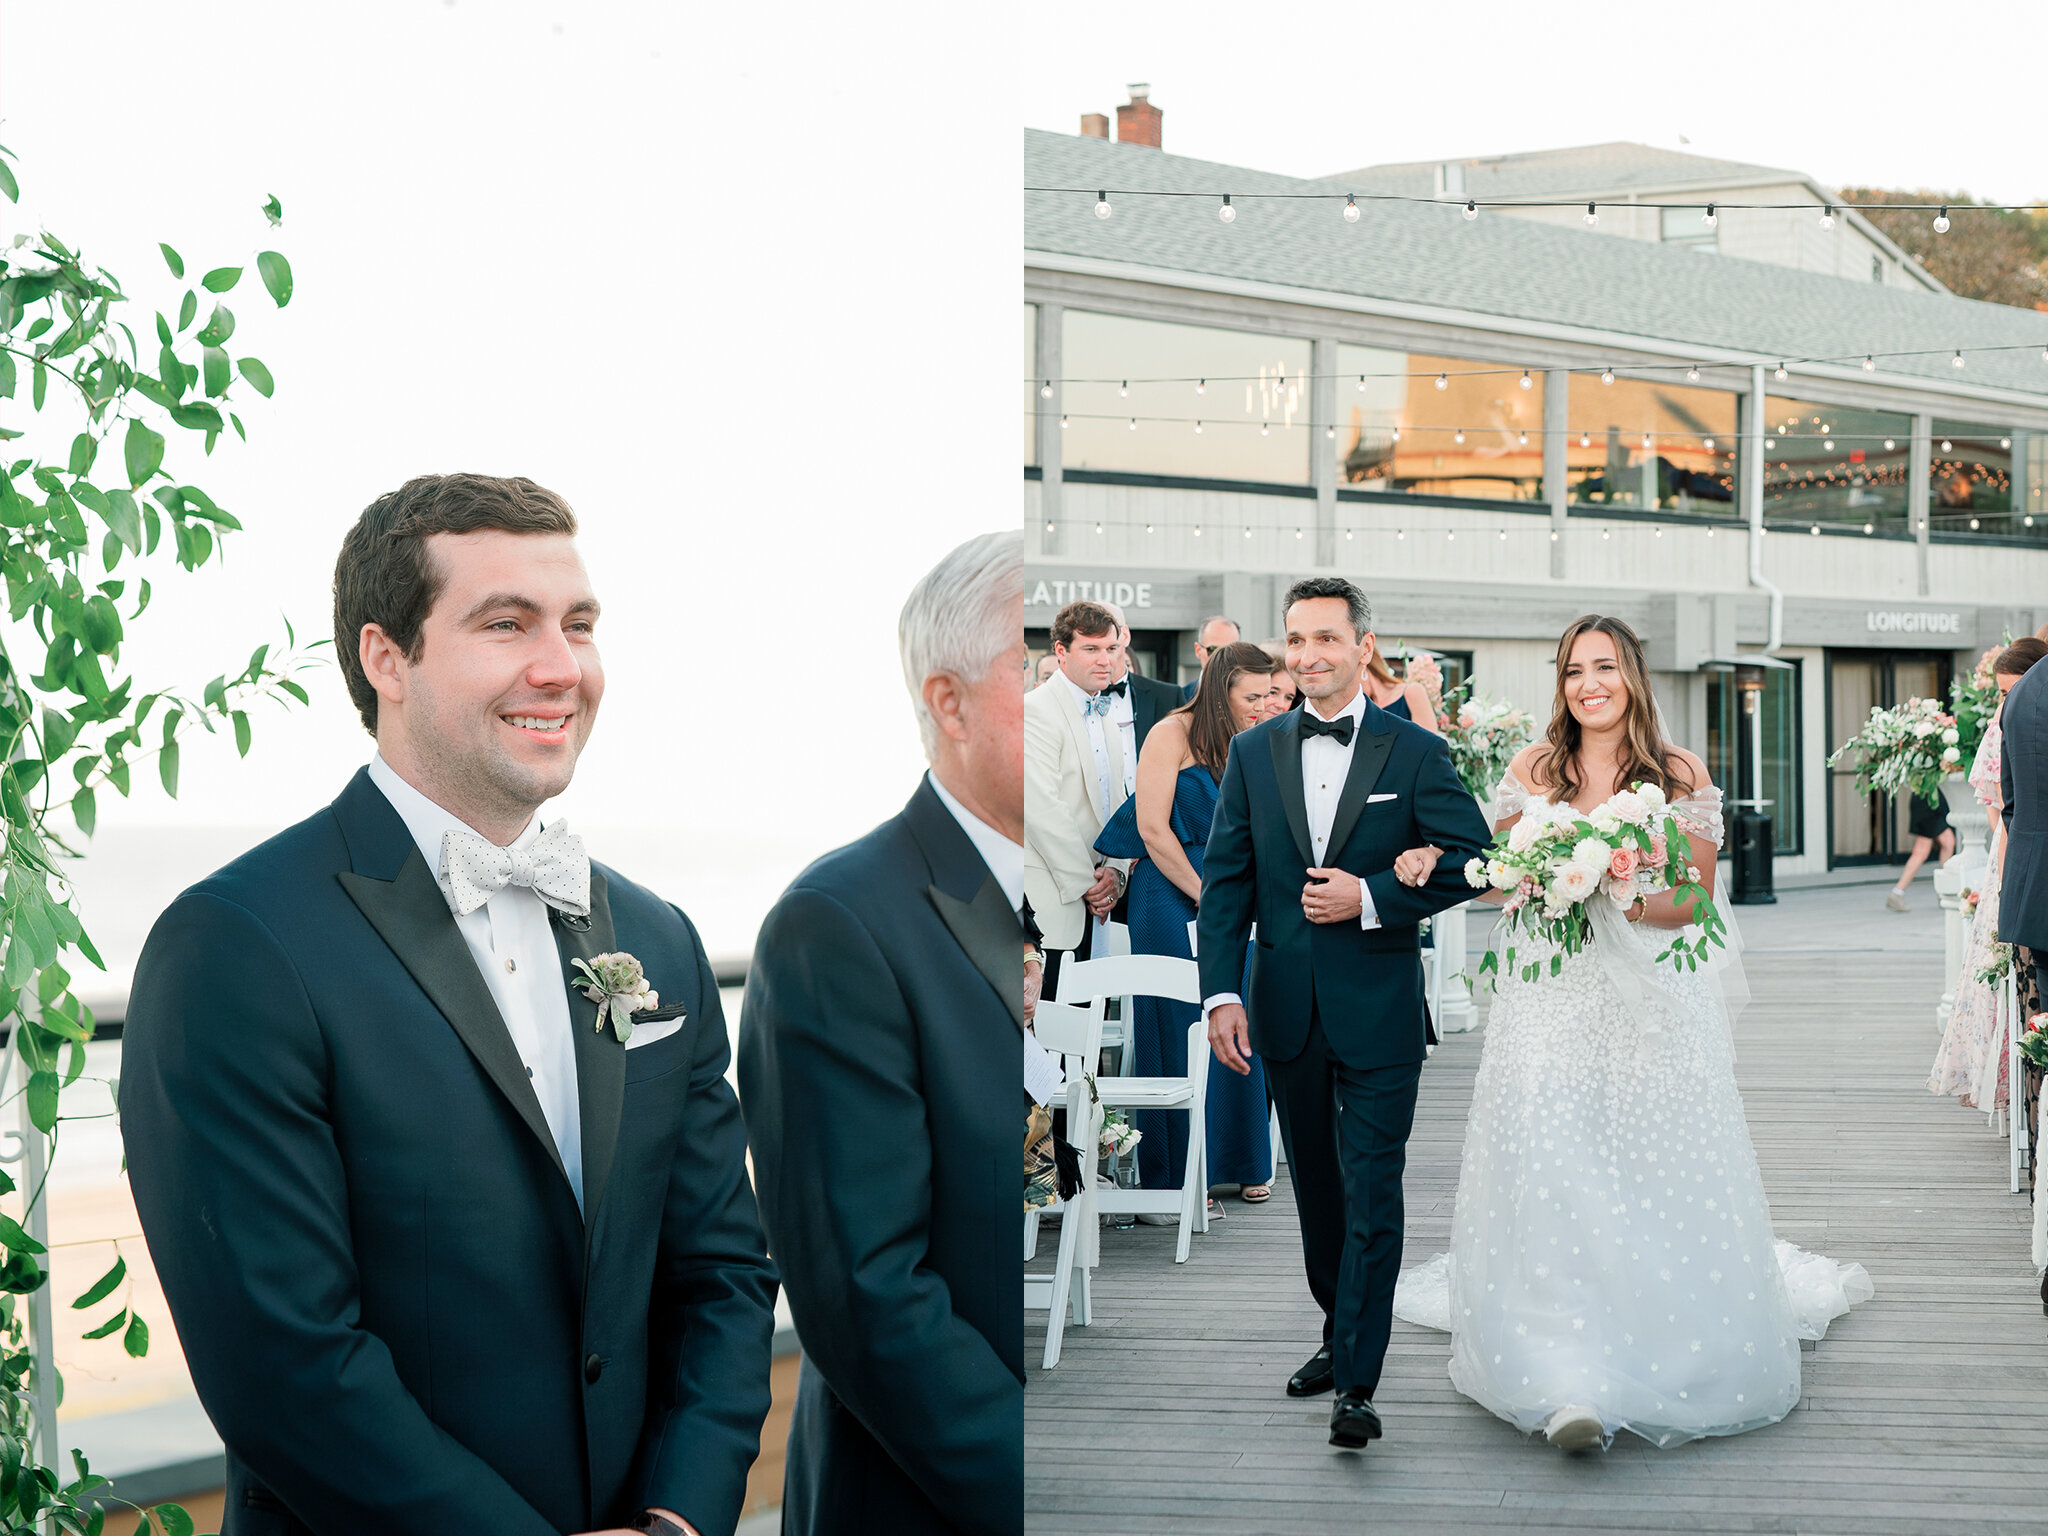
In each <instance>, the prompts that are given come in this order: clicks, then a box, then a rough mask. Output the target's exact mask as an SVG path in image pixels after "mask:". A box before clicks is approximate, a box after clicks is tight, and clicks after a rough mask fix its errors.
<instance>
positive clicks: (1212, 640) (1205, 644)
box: [1180, 613, 1244, 704]
mask: <svg viewBox="0 0 2048 1536" xmlns="http://www.w3.org/2000/svg"><path fill="white" fill-rule="evenodd" d="M1243 638H1244V631H1243V629H1241V628H1240V627H1239V625H1238V622H1237V620H1235V619H1233V618H1228V617H1226V616H1225V615H1223V614H1220V613H1217V614H1212V615H1210V616H1209V617H1208V618H1206V619H1204V620H1202V627H1201V628H1200V629H1198V630H1196V631H1195V677H1194V681H1192V682H1190V683H1189V684H1188V685H1187V686H1186V687H1185V688H1183V689H1181V691H1180V696H1181V701H1182V702H1183V703H1188V704H1192V703H1193V702H1194V699H1195V690H1196V689H1198V688H1200V687H1201V686H1202V673H1204V672H1206V671H1208V670H1209V658H1210V657H1211V656H1213V655H1215V654H1216V653H1217V652H1218V651H1220V650H1222V649H1223V647H1224V646H1226V645H1236V644H1237V643H1238V642H1239V641H1240V640H1242V639H1243Z"/></svg>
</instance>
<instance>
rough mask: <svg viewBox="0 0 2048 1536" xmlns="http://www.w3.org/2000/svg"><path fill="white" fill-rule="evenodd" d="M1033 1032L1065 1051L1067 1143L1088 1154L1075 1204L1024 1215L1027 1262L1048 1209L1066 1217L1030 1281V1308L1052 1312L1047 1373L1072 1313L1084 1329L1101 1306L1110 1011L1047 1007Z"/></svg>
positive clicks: (1057, 1357)
mask: <svg viewBox="0 0 2048 1536" xmlns="http://www.w3.org/2000/svg"><path fill="white" fill-rule="evenodd" d="M1031 1028H1032V1031H1033V1033H1035V1034H1036V1035H1037V1036H1038V1043H1039V1044H1040V1045H1042V1046H1044V1047H1045V1048H1046V1049H1047V1050H1049V1051H1057V1052H1058V1053H1059V1054H1060V1056H1061V1057H1062V1058H1063V1059H1064V1062H1065V1066H1066V1071H1067V1140H1068V1141H1070V1142H1072V1143H1073V1146H1074V1149H1075V1150H1076V1151H1077V1152H1079V1153H1080V1155H1081V1189H1080V1192H1079V1193H1078V1194H1076V1195H1075V1196H1074V1197H1073V1198H1072V1199H1069V1200H1055V1201H1054V1202H1053V1203H1052V1204H1051V1205H1048V1206H1042V1207H1040V1208H1039V1209H1038V1210H1035V1211H1026V1212H1025V1213H1024V1257H1025V1258H1026V1259H1027V1260H1029V1259H1032V1258H1034V1257H1036V1256H1037V1253H1038V1223H1039V1218H1040V1217H1041V1216H1043V1215H1044V1214H1046V1213H1047V1212H1048V1211H1057V1212H1058V1213H1059V1216H1060V1246H1059V1252H1058V1254H1057V1255H1056V1256H1055V1257H1054V1260H1053V1269H1052V1273H1051V1274H1047V1275H1026V1276H1025V1277H1024V1308H1025V1310H1026V1311H1031V1310H1033V1309H1034V1308H1045V1309H1047V1310H1048V1311H1049V1312H1050V1313H1051V1315H1050V1316H1049V1317H1048V1318H1047V1319H1046V1323H1045V1355H1044V1368H1045V1369H1046V1370H1048V1371H1049V1370H1051V1369H1052V1368H1053V1367H1054V1366H1056V1365H1058V1364H1059V1363H1060V1342H1061V1340H1062V1338H1063V1337H1064V1335H1065V1333H1066V1326H1067V1317H1068V1314H1069V1313H1070V1312H1071V1314H1072V1316H1073V1320H1074V1326H1075V1327H1076V1328H1085V1327H1087V1326H1088V1324H1089V1321H1090V1318H1091V1314H1092V1308H1093V1302H1092V1298H1091V1296H1090V1294H1089V1286H1088V1275H1089V1271H1090V1270H1091V1269H1093V1268H1094V1267H1095V1265H1096V1264H1097V1262H1099V1260H1100V1258H1101V1243H1102V1229H1101V1222H1100V1219H1099V1217H1098V1212H1099V1211H1100V1209H1101V1207H1100V1206H1098V1205H1097V1204H1096V1201H1097V1198H1098V1191H1097V1190H1096V1188H1095V1163H1096V1151H1097V1147H1098V1145H1099V1143H1100V1140H1101V1136H1102V1111H1101V1108H1100V1107H1099V1105H1098V1104H1097V1103H1096V1102H1095V1096H1094V1095H1093V1094H1092V1093H1091V1092H1090V1090H1089V1079H1090V1077H1091V1075H1092V1074H1093V1072H1094V1070H1095V1060H1096V1058H1097V1057H1098V1056H1100V1055H1101V1053H1102V1009H1101V1006H1100V1005H1099V1004H1098V1005H1096V1006H1094V1007H1089V1008H1074V1007H1069V1006H1067V1005H1065V1004H1062V1003H1047V1002H1040V1003H1039V1005H1038V1010H1037V1013H1036V1014H1035V1015H1034V1016H1033V1018H1032V1023H1031Z"/></svg>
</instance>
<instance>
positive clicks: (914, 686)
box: [896, 528, 1024, 762]
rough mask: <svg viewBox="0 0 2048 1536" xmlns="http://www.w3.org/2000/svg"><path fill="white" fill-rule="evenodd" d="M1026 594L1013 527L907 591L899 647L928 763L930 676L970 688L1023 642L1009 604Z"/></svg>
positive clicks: (933, 747)
mask: <svg viewBox="0 0 2048 1536" xmlns="http://www.w3.org/2000/svg"><path fill="white" fill-rule="evenodd" d="M1023 595H1024V535H1023V532H1022V531H1021V530H1019V529H1015V528H1011V529H1006V530H1005V531H1003V532H1001V533H984V534H981V535H979V536H978V537H976V538H972V539H969V540H968V541H967V542H966V543H965V544H962V545H961V546H960V547H959V548H958V549H956V550H954V551H953V552H952V553H951V554H949V555H947V556H946V558H945V559H943V560H941V561H940V562H939V563H938V564H937V565H935V566H933V567H932V568H931V570H930V571H929V572H927V573H926V574H925V577H924V579H923V580H922V581H920V582H919V583H918V584H917V585H916V586H914V587H912V588H911V589H910V596H909V597H908V598H907V599H905V601H904V604H903V614H902V617H900V618H899V619H898V620H897V621H896V648H897V651H898V653H899V654H900V655H901V656H902V659H903V682H904V686H905V687H907V688H909V690H910V700H911V709H912V710H913V711H914V712H915V713H916V715H917V734H918V736H919V737H920V738H921V739H922V740H923V742H924V756H925V761H926V762H930V761H931V760H932V759H933V757H934V756H935V755H936V754H937V751H938V743H939V726H938V722H937V721H936V720H934V719H932V715H931V711H930V710H929V709H927V708H925V703H924V680H925V679H926V678H928V677H930V676H931V675H932V674H933V673H934V672H950V673H952V674H953V676H955V677H957V678H959V679H960V680H961V681H962V682H967V683H975V682H979V681H980V680H981V679H982V678H984V677H986V676H987V675H988V670H989V668H990V667H991V666H993V665H994V664H995V660H996V658H997V657H998V656H1000V655H1002V654H1003V652H1005V651H1007V650H1009V649H1010V648H1011V647H1012V646H1014V645H1015V644H1016V643H1017V641H1018V640H1019V638H1020V637H1021V632H1020V631H1019V630H1018V628H1017V621H1016V619H1015V618H1014V617H1013V615H1012V614H1011V611H1010V607H1011V604H1013V603H1015V602H1016V601H1017V600H1018V599H1020V598H1021V597H1023Z"/></svg>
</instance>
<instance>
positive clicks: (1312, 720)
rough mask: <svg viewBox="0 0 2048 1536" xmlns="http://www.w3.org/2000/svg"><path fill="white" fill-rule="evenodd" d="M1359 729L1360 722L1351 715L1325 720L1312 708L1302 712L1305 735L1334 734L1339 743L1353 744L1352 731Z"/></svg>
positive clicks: (1302, 728) (1302, 732)
mask: <svg viewBox="0 0 2048 1536" xmlns="http://www.w3.org/2000/svg"><path fill="white" fill-rule="evenodd" d="M1356 729H1358V722H1357V721H1356V720H1355V719H1353V718H1352V717H1351V716H1350V715H1339V716H1338V717H1337V718H1336V719H1334V720H1325V719H1324V718H1323V717H1322V716H1321V715H1319V714H1317V713H1316V712H1315V711H1314V710H1312V709H1304V710H1303V711H1302V712H1301V734H1302V735H1304V736H1334V737H1336V738H1337V745H1338V746H1340V747H1348V746H1350V745H1351V733H1352V732H1353V731H1355V730H1356Z"/></svg>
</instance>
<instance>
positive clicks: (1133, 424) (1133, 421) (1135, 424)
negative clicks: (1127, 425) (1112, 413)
mask: <svg viewBox="0 0 2048 1536" xmlns="http://www.w3.org/2000/svg"><path fill="white" fill-rule="evenodd" d="M1131 430H1132V431H1133V432H1135V431H1137V430H1138V418H1137V417H1135V416H1133V417H1132V418H1131Z"/></svg>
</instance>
